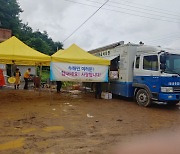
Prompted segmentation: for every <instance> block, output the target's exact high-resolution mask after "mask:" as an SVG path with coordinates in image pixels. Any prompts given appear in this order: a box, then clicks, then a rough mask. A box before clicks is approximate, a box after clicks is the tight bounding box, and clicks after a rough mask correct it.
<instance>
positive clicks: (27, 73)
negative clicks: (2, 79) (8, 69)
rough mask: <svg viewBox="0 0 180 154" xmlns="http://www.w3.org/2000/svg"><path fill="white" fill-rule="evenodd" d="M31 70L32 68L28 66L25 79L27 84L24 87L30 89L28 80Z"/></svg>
mask: <svg viewBox="0 0 180 154" xmlns="http://www.w3.org/2000/svg"><path fill="white" fill-rule="evenodd" d="M30 72H31V68H28V70H27V71H26V72H25V73H24V81H25V85H24V89H26V90H27V89H28V80H29V78H30Z"/></svg>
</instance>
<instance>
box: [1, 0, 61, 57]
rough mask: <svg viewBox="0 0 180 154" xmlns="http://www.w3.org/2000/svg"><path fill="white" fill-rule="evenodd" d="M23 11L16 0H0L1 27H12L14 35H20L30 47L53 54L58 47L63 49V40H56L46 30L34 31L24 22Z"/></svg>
mask: <svg viewBox="0 0 180 154" xmlns="http://www.w3.org/2000/svg"><path fill="white" fill-rule="evenodd" d="M21 12H22V10H21V8H20V6H19V4H18V3H17V1H16V0H0V28H7V29H11V30H12V33H13V35H15V36H16V37H18V38H19V39H20V40H21V41H23V42H24V43H25V44H27V45H29V46H30V47H32V48H34V49H36V50H38V51H40V52H42V53H45V54H48V55H52V54H53V53H55V52H56V51H57V49H62V47H63V44H62V43H61V42H54V41H53V40H52V39H51V38H50V37H49V36H48V33H47V32H46V31H44V32H43V33H42V32H40V31H39V30H37V31H34V32H33V30H32V28H31V27H29V26H28V24H27V23H26V24H24V23H22V21H21V20H20V19H19V15H20V13H21Z"/></svg>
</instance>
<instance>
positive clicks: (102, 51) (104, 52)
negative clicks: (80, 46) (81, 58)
mask: <svg viewBox="0 0 180 154" xmlns="http://www.w3.org/2000/svg"><path fill="white" fill-rule="evenodd" d="M123 44H124V41H120V42H116V43H113V44H110V45H107V46H104V47H100V48H97V49H93V50H90V51H88V52H89V53H90V54H93V55H95V56H98V57H110V56H111V54H112V53H111V51H112V50H114V49H115V48H116V47H117V46H120V45H123ZM107 59H108V58H107Z"/></svg>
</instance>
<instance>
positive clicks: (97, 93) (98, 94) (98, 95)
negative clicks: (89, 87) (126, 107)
mask: <svg viewBox="0 0 180 154" xmlns="http://www.w3.org/2000/svg"><path fill="white" fill-rule="evenodd" d="M101 93H102V88H101V82H96V91H95V98H97V99H101Z"/></svg>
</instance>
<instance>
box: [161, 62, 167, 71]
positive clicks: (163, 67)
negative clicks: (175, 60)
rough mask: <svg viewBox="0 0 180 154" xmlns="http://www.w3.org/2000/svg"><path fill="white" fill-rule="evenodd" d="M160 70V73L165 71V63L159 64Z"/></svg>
mask: <svg viewBox="0 0 180 154" xmlns="http://www.w3.org/2000/svg"><path fill="white" fill-rule="evenodd" d="M160 69H161V70H162V71H165V69H166V64H165V63H161V64H160Z"/></svg>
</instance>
